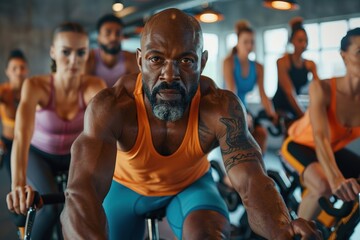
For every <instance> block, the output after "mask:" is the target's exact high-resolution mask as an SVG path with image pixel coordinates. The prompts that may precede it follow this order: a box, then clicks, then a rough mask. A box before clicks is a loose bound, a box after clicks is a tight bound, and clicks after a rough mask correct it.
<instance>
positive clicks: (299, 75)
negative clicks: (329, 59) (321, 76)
mask: <svg viewBox="0 0 360 240" xmlns="http://www.w3.org/2000/svg"><path fill="white" fill-rule="evenodd" d="M289 58H290V69H289V72H288V73H289V76H290V80H291V82H292V84H293V86H294V88H295V92H296V94H297V95H298V94H300V91H301V89H302V88H303V87H304V86H306V85H307V83H308V82H309V79H308V73H309V70H308V69H307V68H306V67H305V62H303V65H302V67H301V68H297V67H296V66H295V65H294V63H293V60H292V58H291V56H290V55H289ZM273 103H274V107H275V110H276V111H282V112H289V113H292V114H293V115H294V117H297V114H296V111H295V110H294V109H293V107H292V106H291V105H290V103H289V101H288V99H287V97H286V94H285V92H284V91H283V90H282V88H281V86H280V84H279V83H278V88H277V91H276V93H275V95H274V97H273Z"/></svg>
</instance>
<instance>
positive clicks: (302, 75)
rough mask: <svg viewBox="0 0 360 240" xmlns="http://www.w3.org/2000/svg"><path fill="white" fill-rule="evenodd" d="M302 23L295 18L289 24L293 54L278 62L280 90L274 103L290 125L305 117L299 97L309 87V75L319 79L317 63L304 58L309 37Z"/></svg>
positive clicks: (298, 18)
mask: <svg viewBox="0 0 360 240" xmlns="http://www.w3.org/2000/svg"><path fill="white" fill-rule="evenodd" d="M302 22H303V19H302V18H301V17H295V18H293V19H292V20H291V21H290V22H289V24H290V27H291V33H290V37H289V43H290V44H291V46H292V47H293V52H292V53H286V54H285V55H284V56H282V57H281V58H279V59H278V60H277V71H278V88H277V91H276V93H275V95H274V97H273V103H274V107H275V110H276V112H277V113H278V114H280V115H282V116H284V117H285V118H286V119H288V124H290V123H291V122H292V121H293V120H295V119H298V118H300V117H302V116H303V115H304V108H303V107H302V106H301V104H300V103H299V100H298V95H299V94H300V93H301V91H302V90H303V88H304V87H306V86H308V83H309V73H311V74H312V78H313V80H318V79H319V77H318V74H317V71H316V65H315V63H314V62H313V61H311V60H307V59H304V58H303V56H302V55H303V53H304V52H305V50H306V48H307V45H308V36H307V33H306V31H305V28H304V27H303V24H302Z"/></svg>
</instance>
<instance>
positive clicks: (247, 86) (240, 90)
mask: <svg viewBox="0 0 360 240" xmlns="http://www.w3.org/2000/svg"><path fill="white" fill-rule="evenodd" d="M234 79H235V84H236V88H237V95H238V97H239V98H240V100H241V101H242V102H243V104H244V106H245V107H246V101H245V96H246V94H247V93H248V92H251V91H252V90H253V89H254V86H255V85H256V66H255V62H254V61H249V73H248V76H246V77H243V76H242V74H241V65H240V60H239V58H238V57H237V56H236V55H235V56H234Z"/></svg>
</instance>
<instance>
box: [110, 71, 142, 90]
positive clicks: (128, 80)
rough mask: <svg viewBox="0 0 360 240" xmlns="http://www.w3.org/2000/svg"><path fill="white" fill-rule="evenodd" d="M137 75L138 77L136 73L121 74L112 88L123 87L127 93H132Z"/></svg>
mask: <svg viewBox="0 0 360 240" xmlns="http://www.w3.org/2000/svg"><path fill="white" fill-rule="evenodd" d="M137 77H138V73H131V74H127V75H123V76H121V77H120V78H119V80H118V81H117V82H116V83H115V85H114V88H121V89H122V88H124V90H126V91H128V92H129V93H132V92H133V91H134V89H135V85H136V79H137Z"/></svg>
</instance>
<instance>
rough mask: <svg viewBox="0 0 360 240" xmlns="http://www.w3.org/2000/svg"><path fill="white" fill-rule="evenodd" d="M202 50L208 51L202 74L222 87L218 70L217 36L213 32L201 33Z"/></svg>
mask: <svg viewBox="0 0 360 240" xmlns="http://www.w3.org/2000/svg"><path fill="white" fill-rule="evenodd" d="M203 38H204V50H207V51H208V61H207V63H206V66H205V69H204V71H203V72H202V75H205V76H208V77H210V78H211V79H213V80H214V81H215V83H216V84H217V85H218V87H222V85H223V83H222V81H221V80H220V79H221V78H220V76H219V71H218V66H219V63H218V59H219V57H218V55H219V38H218V36H217V35H216V34H213V33H203Z"/></svg>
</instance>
